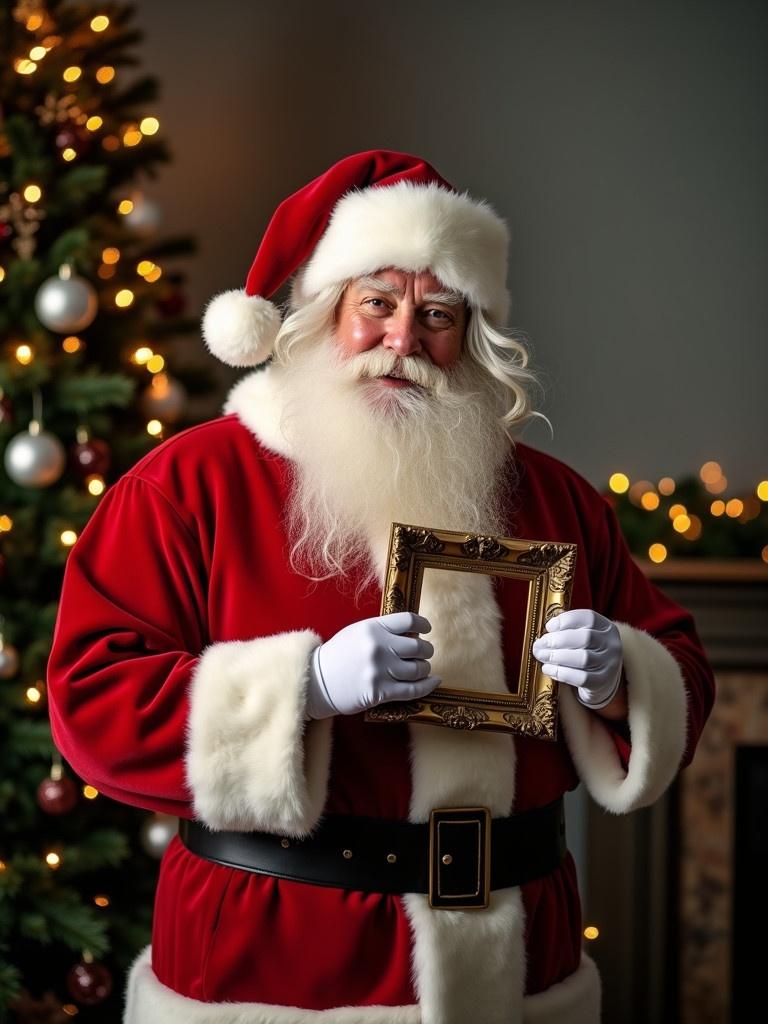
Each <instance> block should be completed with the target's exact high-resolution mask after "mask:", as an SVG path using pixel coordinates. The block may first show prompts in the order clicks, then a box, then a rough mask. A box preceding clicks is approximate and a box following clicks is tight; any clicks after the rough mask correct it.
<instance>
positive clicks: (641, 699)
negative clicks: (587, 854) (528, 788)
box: [560, 622, 687, 814]
mask: <svg viewBox="0 0 768 1024" xmlns="http://www.w3.org/2000/svg"><path fill="white" fill-rule="evenodd" d="M616 626H617V628H618V630H619V633H620V634H621V643H622V647H623V649H624V671H625V674H626V677H627V694H628V699H629V731H630V735H631V742H632V750H631V754H630V759H629V764H628V767H627V770H626V771H625V770H624V767H623V766H622V764H621V762H620V760H619V756H618V754H617V752H616V747H615V745H614V742H613V739H612V738H611V735H610V732H609V729H608V727H607V726H606V724H605V722H604V721H603V719H601V718H600V716H599V715H598V714H596V713H595V712H594V711H588V710H587V709H586V708H585V707H584V706H583V705H582V704H580V703H579V701H578V700H577V699H576V696H575V694H574V692H573V689H572V687H570V686H561V687H560V714H561V718H562V721H563V726H564V729H565V737H566V740H567V742H568V747H569V749H570V752H571V756H572V757H573V760H574V763H575V765H576V768H577V770H578V773H579V775H580V777H581V780H582V782H584V784H585V785H586V787H587V789H588V790H589V793H590V795H591V796H592V798H593V799H594V800H595V801H596V802H597V803H599V804H600V805H601V806H602V807H604V808H605V809H606V810H607V811H612V812H613V813H614V814H625V813H627V812H628V811H633V810H635V809H636V808H638V807H646V806H648V805H649V804H652V803H653V802H654V801H655V800H657V799H658V798H659V797H660V796H661V794H662V793H663V792H664V790H665V789H666V788H667V787H668V786H669V784H670V783H671V782H672V780H673V779H674V777H675V775H676V773H677V770H678V768H679V766H680V761H681V760H682V757H683V753H684V750H685V740H686V729H687V699H686V690H685V683H684V682H683V674H682V671H681V669H680V666H679V664H678V663H677V661H676V660H675V658H674V657H673V656H672V655H671V654H670V652H669V651H668V650H667V648H666V647H665V646H664V645H663V644H662V643H661V642H660V641H659V640H657V639H656V638H655V637H652V636H651V635H650V634H649V633H646V632H645V631H644V630H642V629H637V628H636V627H634V626H630V625H628V624H627V623H625V622H617V623H616Z"/></svg>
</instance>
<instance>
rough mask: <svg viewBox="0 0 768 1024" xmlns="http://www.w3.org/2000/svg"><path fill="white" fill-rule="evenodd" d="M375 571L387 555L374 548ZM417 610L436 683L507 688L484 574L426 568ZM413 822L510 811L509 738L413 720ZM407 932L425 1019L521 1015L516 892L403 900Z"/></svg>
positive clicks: (436, 1023)
mask: <svg viewBox="0 0 768 1024" xmlns="http://www.w3.org/2000/svg"><path fill="white" fill-rule="evenodd" d="M437 525H439V524H437ZM375 550H376V555H377V562H378V563H379V565H380V569H381V574H382V577H381V578H384V576H383V573H384V558H383V557H382V551H381V548H380V547H379V545H376V546H375ZM419 612H420V614H422V615H424V616H425V617H426V618H427V619H428V620H429V622H430V624H431V626H432V630H431V632H430V633H429V634H426V636H427V639H429V641H430V643H432V645H433V646H434V648H435V653H434V656H433V657H432V659H431V665H432V671H433V673H434V674H435V675H437V676H439V677H440V678H441V679H442V685H444V686H447V687H455V688H462V689H470V690H486V691H496V692H498V691H501V690H506V689H507V685H506V680H505V672H504V662H503V655H502V644H501V629H502V617H501V612H500V610H499V607H498V604H497V602H496V599H495V597H494V594H493V585H492V582H491V579H490V577H488V576H483V575H475V574H472V573H461V572H446V571H442V570H433V571H431V572H429V573H427V574H426V575H425V577H424V584H423V588H422V594H421V600H420V604H419ZM409 729H410V738H411V787H412V789H411V806H410V811H409V818H410V820H411V821H413V822H425V821H428V820H429V815H430V812H431V811H432V809H433V808H436V807H476V806H484V807H488V808H489V810H490V811H491V815H492V816H493V817H505V816H507V815H509V814H510V813H511V812H512V806H513V803H514V797H515V745H514V741H513V739H512V737H511V736H508V735H504V734H502V733H491V732H465V731H462V732H455V731H453V730H451V729H443V728H436V727H434V726H429V725H411V726H410V727H409ZM403 904H404V906H405V908H406V911H407V913H408V918H409V920H410V924H411V929H412V932H413V943H414V949H413V966H414V978H415V982H416V990H417V994H418V997H419V1003H420V1006H421V1015H422V1016H421V1019H422V1022H423V1024H464V1022H466V1021H467V1020H471V1019H473V1018H474V1019H478V1020H482V1021H483V1022H485V1024H511V1022H516V1021H521V1020H522V1006H523V990H524V984H525V957H524V925H525V915H524V911H523V903H522V897H521V893H520V889H519V888H512V889H499V890H496V891H494V892H492V893H491V902H490V906H489V907H488V908H487V909H486V910H433V909H432V908H431V907H430V906H429V902H428V899H427V897H426V896H424V895H421V894H418V893H412V894H409V895H406V896H404V897H403Z"/></svg>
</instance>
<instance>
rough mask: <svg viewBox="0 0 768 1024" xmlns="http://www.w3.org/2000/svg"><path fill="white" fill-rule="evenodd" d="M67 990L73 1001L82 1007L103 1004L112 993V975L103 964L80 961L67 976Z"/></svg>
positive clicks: (93, 961)
mask: <svg viewBox="0 0 768 1024" xmlns="http://www.w3.org/2000/svg"><path fill="white" fill-rule="evenodd" d="M67 988H68V989H69V991H70V994H71V996H72V998H73V999H76V1000H77V1002H78V1003H82V1004H83V1006H95V1005H96V1003H101V1002H103V1001H104V1000H105V999H106V998H107V996H108V995H109V993H110V992H111V991H112V975H111V974H110V973H109V971H108V970H107V968H106V967H105V966H104V964H99V963H97V962H96V961H95V960H92V961H91V962H90V963H89V962H88V961H86V960H81V961H80V963H79V964H75V966H74V967H73V968H72V970H71V971H70V972H69V974H68V975H67Z"/></svg>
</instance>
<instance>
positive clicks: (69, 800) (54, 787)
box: [37, 776, 77, 814]
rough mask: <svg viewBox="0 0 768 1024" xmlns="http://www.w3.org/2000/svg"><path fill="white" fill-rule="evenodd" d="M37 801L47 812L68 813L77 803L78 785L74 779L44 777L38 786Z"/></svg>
mask: <svg viewBox="0 0 768 1024" xmlns="http://www.w3.org/2000/svg"><path fill="white" fill-rule="evenodd" d="M37 802H38V804H39V805H40V807H41V808H42V809H43V810H44V811H45V813H46V814H67V812H68V811H71V810H72V808H73V807H74V806H75V804H76V803H77V786H76V785H75V784H74V782H73V781H72V779H68V778H67V777H66V776H63V777H62V778H60V779H50V778H49V779H43V781H42V782H41V783H40V785H39V786H38V787H37Z"/></svg>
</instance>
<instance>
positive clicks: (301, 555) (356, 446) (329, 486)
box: [280, 337, 510, 589]
mask: <svg viewBox="0 0 768 1024" xmlns="http://www.w3.org/2000/svg"><path fill="white" fill-rule="evenodd" d="M393 372H396V373H397V375H399V376H404V377H406V378H408V379H410V380H414V381H416V382H417V383H419V384H421V385H422V386H421V387H408V388H387V387H385V386H383V385H381V384H380V383H377V382H376V381H375V380H370V379H369V378H375V377H378V376H382V375H385V374H391V373H393ZM280 379H281V385H282V389H283V398H284V402H285V406H284V408H285V414H284V417H283V420H282V429H283V431H284V433H285V435H286V437H287V438H288V440H289V442H290V447H291V451H292V457H293V458H294V459H295V463H294V479H293V482H292V488H291V497H290V500H289V504H288V508H287V525H288V532H289V537H290V540H291V544H292V548H291V564H292V565H293V567H294V569H296V570H297V571H299V572H301V573H302V574H303V575H305V576H308V577H309V578H312V579H324V578H327V577H330V576H340V577H348V576H351V575H353V574H354V575H355V576H356V578H357V582H358V589H362V588H363V587H364V586H366V585H367V584H369V583H372V582H374V581H375V580H376V579H379V578H380V574H381V571H382V568H383V561H384V557H385V555H386V550H387V545H388V541H389V533H390V527H391V524H392V523H393V522H402V523H410V524H413V525H418V526H429V527H432V528H435V529H446V530H459V531H471V532H481V533H488V534H500V533H502V532H503V522H504V515H503V509H502V508H501V507H500V506H501V502H500V491H501V490H502V488H501V485H502V483H503V477H504V467H505V464H506V465H508V462H507V456H508V454H509V451H510V440H509V438H508V436H507V434H506V432H505V430H504V427H503V425H502V423H501V421H500V395H499V390H498V385H497V384H496V382H495V381H494V379H493V378H492V377H491V376H490V375H489V374H488V373H486V372H485V371H484V370H482V369H481V368H480V367H479V366H477V364H476V363H474V362H473V361H472V360H471V359H469V358H467V357H464V358H462V359H460V360H459V361H458V362H457V363H456V364H454V366H452V367H451V368H450V369H449V370H441V369H439V368H438V367H436V366H434V365H433V364H432V363H431V362H429V361H428V360H427V359H424V358H421V357H418V356H406V357H403V358H401V357H399V356H397V355H396V354H395V353H393V352H392V351H390V350H386V349H382V348H380V347H379V348H377V349H373V350H371V351H369V352H365V353H361V354H360V355H357V356H354V357H352V358H350V359H344V358H342V357H341V356H340V354H339V350H338V347H337V346H336V344H335V342H334V340H333V338H332V337H325V338H322V339H318V338H317V337H315V338H313V339H312V341H311V343H309V344H302V345H301V346H298V345H297V346H296V347H295V348H294V349H293V350H292V351H291V354H290V359H289V360H287V361H286V362H285V363H284V365H283V366H282V367H281V369H280Z"/></svg>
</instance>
